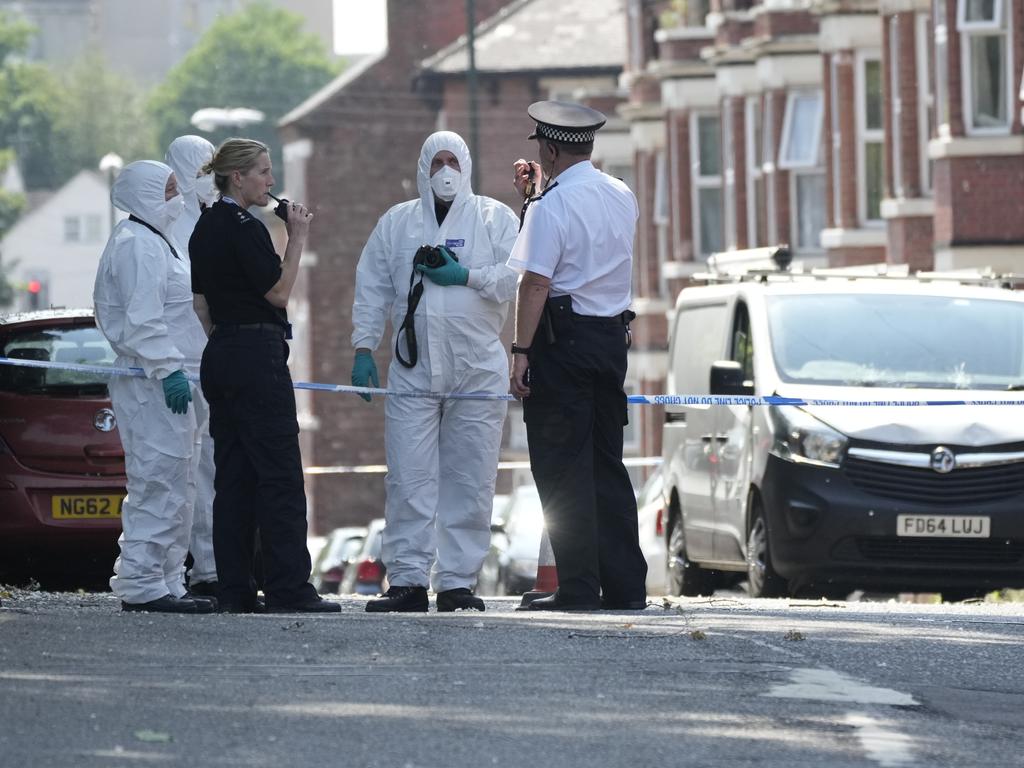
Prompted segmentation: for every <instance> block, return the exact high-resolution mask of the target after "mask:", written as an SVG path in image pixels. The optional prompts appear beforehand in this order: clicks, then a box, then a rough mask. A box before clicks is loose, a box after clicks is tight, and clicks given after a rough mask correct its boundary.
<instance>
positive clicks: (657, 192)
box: [651, 149, 672, 297]
mask: <svg viewBox="0 0 1024 768" xmlns="http://www.w3.org/2000/svg"><path fill="white" fill-rule="evenodd" d="M651 218H652V220H653V222H654V229H655V233H656V234H657V239H658V242H657V248H658V275H659V277H658V296H659V297H664V296H666V295H667V294H668V281H667V279H666V278H665V277H664V274H665V270H664V269H662V267H663V266H664V265H665V262H667V261H669V242H668V237H669V224H670V223H671V221H672V219H671V213H670V211H669V194H668V153H667V152H665V150H663V149H660V150H658V152H657V154H656V155H655V157H654V210H653V211H652V216H651Z"/></svg>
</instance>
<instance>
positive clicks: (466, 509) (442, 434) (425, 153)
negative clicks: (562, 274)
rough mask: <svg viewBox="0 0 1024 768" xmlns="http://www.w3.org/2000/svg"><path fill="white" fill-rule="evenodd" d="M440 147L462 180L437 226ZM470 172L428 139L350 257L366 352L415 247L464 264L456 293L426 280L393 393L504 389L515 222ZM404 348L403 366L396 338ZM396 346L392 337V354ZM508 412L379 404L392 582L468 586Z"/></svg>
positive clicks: (355, 338) (483, 550) (359, 340)
mask: <svg viewBox="0 0 1024 768" xmlns="http://www.w3.org/2000/svg"><path fill="white" fill-rule="evenodd" d="M442 150H448V151H449V152H451V153H452V154H454V155H455V157H456V158H457V159H458V161H459V166H460V170H461V177H460V185H459V187H458V190H457V192H456V195H455V199H454V200H453V201H452V204H451V208H450V210H449V211H448V214H447V216H446V217H445V219H444V222H443V223H442V224H441V225H438V223H437V217H436V215H435V212H434V196H433V192H432V190H431V187H430V165H431V161H432V160H433V159H434V156H435V155H436V154H437V153H438V152H440V151H442ZM471 174H472V161H471V160H470V157H469V148H468V147H467V146H466V143H465V142H464V141H463V140H462V139H461V138H460V137H459V136H458V135H457V134H454V133H451V132H447V131H442V132H439V133H435V134H433V135H431V136H430V137H428V138H427V140H426V142H425V143H424V144H423V149H422V151H421V153H420V159H419V166H418V169H417V174H416V181H417V187H418V188H419V193H420V197H419V199H418V200H410V201H408V202H405V203H401V204H399V205H396V206H394V207H393V208H391V209H390V210H389V211H388V212H387V213H385V214H384V215H383V216H382V217H381V218H380V220H379V221H378V222H377V226H376V227H375V228H374V230H373V233H372V234H371V235H370V239H369V241H368V242H367V243H366V246H365V248H364V249H363V253H362V255H361V256H360V258H359V266H358V268H357V270H356V292H355V302H354V304H353V307H352V324H353V332H352V345H353V347H355V348H357V349H358V348H361V347H366V348H368V349H371V350H375V349H376V348H377V346H378V345H379V344H380V342H381V339H382V337H383V335H384V327H385V323H386V321H387V319H388V318H389V317H390V319H391V327H392V329H393V331H394V330H395V329H398V328H400V327H401V324H402V320H403V318H404V317H405V313H406V308H407V296H408V293H409V276H410V274H411V273H412V267H413V263H412V260H413V256H414V254H415V253H416V251H417V249H418V248H419V247H420V246H421V245H446V246H447V247H448V248H449V249H450V250H451V251H452V252H453V253H455V254H456V256H457V257H458V259H459V263H460V264H461V265H462V266H464V267H466V268H468V269H469V280H468V283H467V285H465V286H461V285H451V286H440V285H437V284H435V283H433V282H431V280H430V279H429V278H427V277H424V278H423V297H422V299H421V300H420V303H419V306H418V308H417V310H416V315H415V329H416V338H417V342H418V349H419V360H418V362H417V363H416V365H415V366H414V367H413V368H406V367H404V366H403V365H402V364H401V363H399V362H398V360H397V359H394V360H392V362H391V367H390V368H389V369H388V380H387V385H388V387H389V388H391V389H393V390H398V391H403V390H404V391H413V390H416V391H431V392H438V393H462V392H489V393H494V394H505V393H507V392H508V355H507V354H506V352H505V349H504V347H503V345H502V342H501V338H500V333H501V330H502V327H503V326H504V324H505V319H506V317H507V315H508V308H509V302H510V301H511V300H512V298H513V297H514V296H515V292H516V286H517V281H518V275H517V274H516V272H514V271H513V270H512V269H510V268H509V267H507V266H505V262H506V261H507V260H508V254H509V252H510V251H511V250H512V245H513V244H514V242H515V239H516V234H517V231H518V224H519V222H518V219H517V218H516V215H515V214H514V213H513V212H512V210H511V209H510V208H509V207H508V206H506V205H504V204H503V203H500V202H498V201H497V200H492V199H491V198H488V197H483V196H480V195H474V194H473V190H472V189H471V183H470V179H471ZM416 280H417V281H418V280H419V275H418V274H417V275H416ZM401 343H402V347H401V350H402V356H403V357H404V358H405V359H406V360H409V359H410V358H409V352H408V349H407V347H406V337H405V334H404V333H403V334H402V337H401ZM394 344H395V342H394V337H393V339H392V342H391V349H392V351H393V350H394ZM506 411H507V403H506V402H505V401H503V400H453V399H432V398H418V397H391V396H389V397H387V399H386V401H385V404H384V417H385V438H384V439H385V452H386V456H387V464H388V474H387V477H386V479H385V487H386V491H387V501H386V504H385V519H386V520H387V525H386V527H385V529H384V537H383V551H382V557H383V560H384V564H385V566H386V567H387V573H388V581H389V583H390V584H391V585H392V586H398V587H401V586H427V585H428V583H429V585H430V586H432V587H433V589H434V590H435V591H437V592H441V591H445V590H450V589H457V588H462V587H467V588H472V587H473V586H474V585H475V584H476V579H477V574H478V572H479V570H480V566H481V564H482V563H483V560H484V557H485V556H486V554H487V550H488V547H489V545H490V518H491V510H492V508H493V501H494V481H495V477H496V475H497V464H498V452H499V450H500V448H501V434H502V428H503V425H504V421H505V414H506ZM435 553H436V563H435ZM432 566H433V572H431V567H432Z"/></svg>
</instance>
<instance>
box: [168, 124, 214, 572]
mask: <svg viewBox="0 0 1024 768" xmlns="http://www.w3.org/2000/svg"><path fill="white" fill-rule="evenodd" d="M212 157H213V144H211V143H210V142H208V141H207V140H206V139H204V138H203V137H202V136H179V137H178V138H176V139H175V140H174V141H172V142H171V145H170V146H169V147H168V148H167V155H166V157H165V158H164V160H165V161H166V162H167V165H169V166H170V167H171V170H173V171H174V176H175V178H176V179H177V181H178V192H180V193H181V196H182V197H183V198H184V199H185V210H184V211H183V212H182V214H181V215H180V216H179V217H178V218H177V219H176V220H175V221H174V223H173V224H172V225H171V236H172V242H174V245H175V248H177V249H178V253H179V254H181V255H182V258H183V259H184V260H185V268H186V269H190V268H191V262H189V260H188V255H187V254H188V241H189V239H190V238H191V237H192V230H194V229H195V226H196V222H197V221H199V216H200V214H201V213H202V211H201V209H200V207H199V201H200V197H203V198H204V199H203V202H205V203H206V204H207V205H212V204H213V203H214V202H215V201H216V198H217V196H216V195H215V194H211V193H210V189H211V187H212V185H210V184H208V183H206V184H202V185H201V186H202V187H203V189H202V190H201V191H200V190H197V184H196V175H197V174H198V173H199V169H200V168H202V167H203V165H205V164H206V163H208V162H209V161H210V159H211V158H212ZM203 181H206V182H209V181H210V179H209V178H208V177H207V178H206V179H204V180H203ZM213 189H216V188H213ZM200 356H201V353H200ZM192 405H193V406H194V407H195V410H196V423H197V424H198V425H199V435H198V437H199V444H198V445H197V446H196V450H197V451H199V468H198V471H197V474H196V504H195V509H194V510H193V515H192V535H191V536H190V538H189V546H188V549H189V551H190V552H191V553H192V568H191V570H190V571H189V584H198V583H200V582H212V581H216V580H217V561H216V560H215V558H214V556H213V475H214V465H213V438H212V437H210V407H209V406H208V405H207V404H206V399H205V398H204V397H203V392H202V389H201V388H200V387H195V388H194V389H193V390H192Z"/></svg>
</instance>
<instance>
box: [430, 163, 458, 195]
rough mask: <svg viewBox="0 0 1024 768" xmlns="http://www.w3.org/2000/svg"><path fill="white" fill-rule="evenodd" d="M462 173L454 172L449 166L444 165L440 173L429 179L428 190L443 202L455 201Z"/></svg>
mask: <svg viewBox="0 0 1024 768" xmlns="http://www.w3.org/2000/svg"><path fill="white" fill-rule="evenodd" d="M461 179H462V173H460V172H459V171H456V170H455V169H454V168H452V167H451V166H450V165H446V166H445V167H444V168H442V169H441V170H440V171H438V172H437V173H435V174H434V175H433V176H431V177H430V188H431V189H432V190H434V194H435V195H437V196H438V197H439V198H441V199H442V200H444V201H445V202H447V201H449V200H454V199H455V193H456V192H458V191H459V181H460V180H461Z"/></svg>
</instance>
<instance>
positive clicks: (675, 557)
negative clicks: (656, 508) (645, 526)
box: [665, 514, 715, 597]
mask: <svg viewBox="0 0 1024 768" xmlns="http://www.w3.org/2000/svg"><path fill="white" fill-rule="evenodd" d="M670 526H671V527H670V528H669V531H668V558H667V561H666V565H667V571H668V573H667V577H666V580H665V581H666V583H667V584H668V593H669V594H670V595H676V596H678V595H685V596H686V597H696V596H698V595H710V594H711V593H712V592H714V591H715V585H714V578H713V577H712V574H710V573H708V572H707V571H705V570H703V569H702V568H701V567H700V566H698V565H695V564H694V563H691V562H690V561H689V559H687V557H686V532H685V531H684V530H683V520H682V518H681V517H680V516H679V515H678V514H676V515H673V516H672V522H671V523H670Z"/></svg>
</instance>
